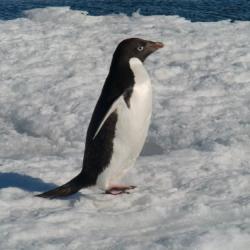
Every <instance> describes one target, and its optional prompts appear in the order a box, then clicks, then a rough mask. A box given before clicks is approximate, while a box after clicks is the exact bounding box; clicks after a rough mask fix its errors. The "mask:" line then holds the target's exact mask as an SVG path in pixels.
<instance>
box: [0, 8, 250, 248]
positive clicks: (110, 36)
mask: <svg viewBox="0 0 250 250" xmlns="http://www.w3.org/2000/svg"><path fill="white" fill-rule="evenodd" d="M249 36H250V22H235V23H230V22H229V21H221V22H217V23H191V22H189V21H187V20H185V19H183V18H180V17H176V16H147V17H144V16H141V15H140V14H139V13H135V14H134V15H133V16H132V17H128V16H125V15H112V16H95V17H94V16H88V15H87V14H86V13H82V12H80V11H72V10H70V9H69V8H46V9H37V10H32V11H28V12H27V17H26V18H19V19H15V20H11V21H0V57H1V60H0V105H1V109H0V133H1V137H0V157H1V162H0V170H1V172H0V249H8V250H9V249H15V250H17V249H26V250H29V249H32V250H36V249H49V250H50V249H51V250H52V249H53V250H55V249H79V250H80V249H81V250H82V249H108V250H109V249H115V250H116V249H118V250H123V249H128V250H138V249H156V250H163V249H169V250H177V249H178V250H186V249H187V250H235V249H237V250H248V249H249V246H250V98H249V97H250V43H249ZM128 37H141V38H145V39H152V40H155V41H162V42H164V43H165V44H166V47H165V48H164V49H162V50H160V51H159V52H157V53H155V54H154V55H152V56H151V57H150V58H148V60H147V61H146V68H147V69H148V71H149V74H150V76H151V80H152V83H153V89H154V109H153V119H152V123H151V127H150V132H149V136H148V138H147V143H146V146H145V148H144V151H143V153H142V155H141V157H140V158H139V160H138V161H137V163H136V167H135V168H134V169H133V170H132V171H130V173H129V174H128V176H127V177H126V178H125V180H124V182H126V181H127V182H128V183H130V184H136V185H138V188H137V189H135V190H133V191H132V193H131V194H130V195H121V196H109V195H103V194H102V193H101V191H100V190H98V189H97V188H91V189H85V190H82V191H81V192H80V193H79V194H77V195H74V196H72V197H69V198H67V199H64V200H46V199H41V198H36V197H34V196H33V195H34V194H36V193H38V192H41V191H45V190H48V189H50V188H52V187H55V186H56V185H59V184H63V183H64V182H66V181H68V180H69V179H70V178H71V177H73V176H75V175H76V174H77V173H78V172H79V171H80V169H81V163H82V156H83V150H84V139H85V133H86V129H87V126H88V122H89V119H90V116H91V113H92V111H93V108H94V105H95V103H96V100H97V98H98V96H99V94H100V90H101V88H102V84H103V82H104V78H105V77H106V75H107V72H108V69H109V64H110V60H111V56H112V53H113V51H114V49H115V47H116V45H117V43H118V42H119V41H121V40H122V39H124V38H128ZM97 157H98V154H97Z"/></svg>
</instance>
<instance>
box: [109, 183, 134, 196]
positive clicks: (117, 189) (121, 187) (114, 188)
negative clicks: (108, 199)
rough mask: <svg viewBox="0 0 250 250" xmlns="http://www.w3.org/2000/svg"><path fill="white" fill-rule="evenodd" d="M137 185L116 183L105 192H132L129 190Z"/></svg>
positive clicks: (115, 193) (113, 193) (114, 193)
mask: <svg viewBox="0 0 250 250" xmlns="http://www.w3.org/2000/svg"><path fill="white" fill-rule="evenodd" d="M134 188H136V186H125V185H115V186H111V187H110V188H109V189H108V190H106V191H105V194H112V195H118V194H130V193H129V192H128V190H131V189H134Z"/></svg>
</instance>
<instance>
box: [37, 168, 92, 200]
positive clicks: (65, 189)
mask: <svg viewBox="0 0 250 250" xmlns="http://www.w3.org/2000/svg"><path fill="white" fill-rule="evenodd" d="M88 186H90V185H89V184H87V183H86V181H85V180H84V178H83V176H82V174H81V173H80V174H79V175H77V176H76V177H75V178H73V179H72V180H70V181H69V182H67V183H65V184H64V185H62V186H60V187H57V188H55V189H52V190H49V191H47V192H44V193H41V194H38V195H35V196H36V197H41V198H48V199H54V198H63V197H65V196H68V195H72V194H75V193H77V192H78V191H79V190H80V189H81V188H84V187H88Z"/></svg>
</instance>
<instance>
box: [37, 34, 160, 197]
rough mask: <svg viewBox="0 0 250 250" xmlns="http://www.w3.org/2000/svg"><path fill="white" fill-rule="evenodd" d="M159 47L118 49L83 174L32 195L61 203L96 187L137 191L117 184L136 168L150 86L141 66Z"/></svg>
mask: <svg viewBox="0 0 250 250" xmlns="http://www.w3.org/2000/svg"><path fill="white" fill-rule="evenodd" d="M163 46H164V45H163V43H161V42H153V41H148V40H143V39H140V38H129V39H126V40H123V41H121V42H120V43H119V44H118V46H117V48H116V50H115V52H114V54H113V58H112V62H111V66H110V70H109V73H108V76H107V78H106V80H105V82H104V86H103V88H102V91H101V95H100V97H99V99H98V101H97V104H96V106H95V108H94V111H93V114H92V117H91V120H90V123H89V127H88V130H87V135H86V143H85V151H84V157H83V164H82V170H81V172H80V173H79V174H78V175H77V176H76V177H74V178H73V179H72V180H70V181H69V182H67V183H66V184H64V185H62V186H60V187H57V188H55V189H53V190H50V191H47V192H45V193H42V194H38V195H36V196H38V197H42V198H50V199H53V198H60V197H65V196H68V195H71V194H74V193H76V192H78V191H79V190H80V189H81V188H87V187H90V186H94V185H97V186H98V187H99V188H101V189H102V190H104V193H106V194H112V195H117V194H123V193H129V192H128V191H129V190H130V189H134V188H135V186H129V185H119V184H118V180H119V179H120V178H121V177H122V176H124V174H125V173H126V172H127V171H128V170H129V169H130V168H131V167H132V166H133V165H134V164H135V161H136V159H137V157H138V156H139V154H140V152H141V150H142V148H143V145H144V143H145V140H146V136H147V133H148V129H149V124H150V119H151V114H152V86H151V81H150V78H149V75H148V73H147V71H146V69H145V68H144V65H143V62H144V61H145V59H146V58H147V57H148V56H149V55H150V54H152V53H153V52H155V51H156V50H158V49H160V48H162V47H163Z"/></svg>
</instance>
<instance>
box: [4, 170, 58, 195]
mask: <svg viewBox="0 0 250 250" xmlns="http://www.w3.org/2000/svg"><path fill="white" fill-rule="evenodd" d="M9 187H15V188H20V189H22V190H24V191H28V192H44V191H46V190H49V189H52V188H55V187H56V185H55V184H53V183H47V182H44V181H43V180H41V179H39V178H34V177H32V176H29V175H25V174H19V173H13V172H4V173H3V172H0V189H3V188H9Z"/></svg>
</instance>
